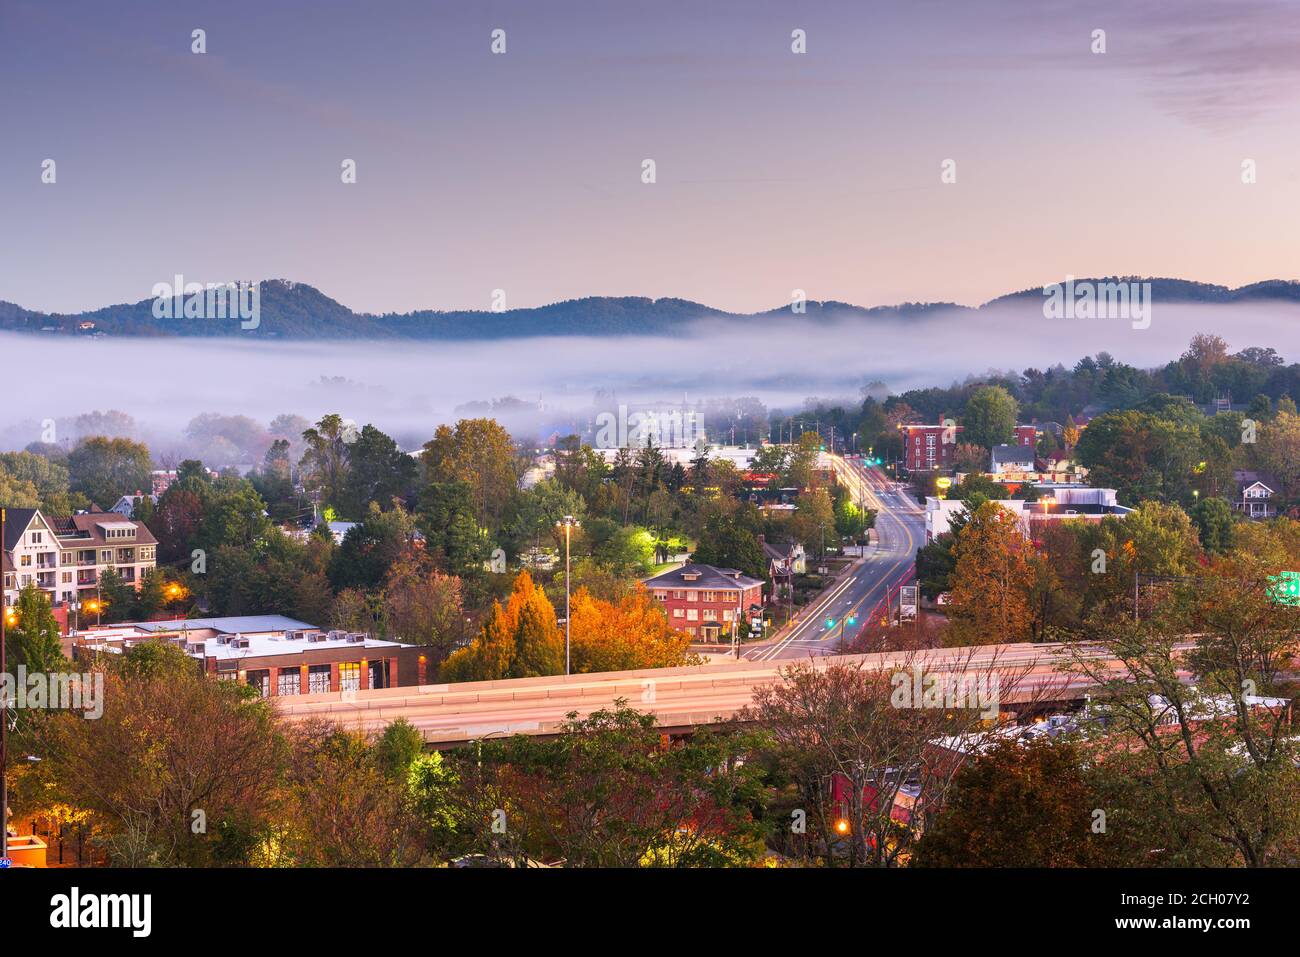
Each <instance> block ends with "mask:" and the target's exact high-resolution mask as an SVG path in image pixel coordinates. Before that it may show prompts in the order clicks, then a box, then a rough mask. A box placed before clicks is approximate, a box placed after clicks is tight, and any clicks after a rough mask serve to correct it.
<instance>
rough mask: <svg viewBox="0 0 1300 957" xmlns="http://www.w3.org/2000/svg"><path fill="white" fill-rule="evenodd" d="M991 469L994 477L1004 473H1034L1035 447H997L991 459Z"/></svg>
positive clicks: (994, 448)
mask: <svg viewBox="0 0 1300 957" xmlns="http://www.w3.org/2000/svg"><path fill="white" fill-rule="evenodd" d="M990 463H991V464H990V467H989V471H991V472H992V473H993V474H994V475H1001V474H1002V473H1003V472H1032V471H1034V447H1033V446H1032V445H995V446H993V452H992V455H991V457H990Z"/></svg>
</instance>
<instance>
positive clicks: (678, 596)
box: [644, 563, 763, 641]
mask: <svg viewBox="0 0 1300 957" xmlns="http://www.w3.org/2000/svg"><path fill="white" fill-rule="evenodd" d="M644 584H645V587H646V588H648V589H649V590H650V594H652V595H653V596H654V597H655V598H656V599H657V600H658V601H659V603H660V604H661V605H663V606H664V612H665V613H666V614H667V615H668V623H669V624H670V625H672V627H674V628H677V629H680V630H681V631H684V632H686V633H687V634H689V635H691V637H693V638H700V639H703V640H705V641H718V640H720V639H721V638H722V637H724V636H729V635H730V634H731V633H732V630H733V629H734V628H739V627H741V623H742V621H743V620H744V619H745V618H746V617H748V616H749V615H750V613H751V612H754V611H757V610H759V609H761V608H762V606H763V583H762V582H761V581H759V580H758V579H757V578H750V577H749V576H748V575H746V574H744V573H743V572H740V571H737V570H736V569H734V568H715V567H714V566H712V565H697V564H694V563H691V564H688V565H683V566H682V567H681V568H675V569H673V570H672V571H667V572H664V573H663V574H661V575H656V576H654V577H653V578H648V579H646V580H645V582H644Z"/></svg>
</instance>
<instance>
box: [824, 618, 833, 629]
mask: <svg viewBox="0 0 1300 957" xmlns="http://www.w3.org/2000/svg"><path fill="white" fill-rule="evenodd" d="M826 627H827V628H834V627H835V619H834V618H827V619H826Z"/></svg>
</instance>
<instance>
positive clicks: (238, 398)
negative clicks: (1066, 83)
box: [0, 301, 1300, 451]
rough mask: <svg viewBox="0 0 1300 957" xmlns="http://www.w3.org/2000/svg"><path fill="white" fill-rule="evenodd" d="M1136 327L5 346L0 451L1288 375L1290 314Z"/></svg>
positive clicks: (1033, 325)
mask: <svg viewBox="0 0 1300 957" xmlns="http://www.w3.org/2000/svg"><path fill="white" fill-rule="evenodd" d="M1151 318H1152V321H1151V324H1150V327H1149V328H1146V329H1136V328H1133V323H1132V322H1131V321H1130V320H1127V319H1047V318H1044V316H1043V313H1042V309H1041V304H1040V303H1038V302H1036V301H1030V302H1023V303H1012V304H1006V305H1001V306H998V307H993V308H987V309H984V310H981V311H978V312H976V311H969V310H951V311H943V312H936V313H933V314H930V315H928V316H926V317H925V318H923V319H912V320H890V319H875V320H861V319H856V320H853V321H842V322H836V323H828V322H826V321H824V320H822V321H819V322H817V323H816V324H814V323H812V322H810V321H808V320H806V319H803V318H800V317H795V316H791V317H790V318H788V319H773V318H764V319H755V320H752V321H728V322H709V321H704V322H700V323H698V324H696V325H695V326H694V327H692V328H691V329H690V331H689V333H687V334H683V335H680V336H675V337H671V338H665V337H623V338H603V337H602V338H594V337H593V338H575V337H548V338H533V339H514V340H494V341H482V342H455V343H440V342H419V341H408V340H402V341H383V342H337V341H329V342H325V341H322V342H291V341H267V340H260V341H254V340H251V339H249V340H240V339H238V338H232V339H142V338H135V339H126V338H118V339H114V338H103V339H85V338H71V337H64V336H54V335H50V336H48V337H42V336H23V335H16V334H4V335H0V359H2V362H0V378H2V379H3V381H4V387H3V391H2V392H0V395H3V397H4V398H3V405H2V406H0V446H2V447H4V448H8V449H12V448H22V447H23V446H25V445H27V444H28V443H29V442H32V441H36V440H38V439H40V438H41V423H42V421H43V420H50V419H52V420H55V421H58V422H63V421H65V420H68V419H70V418H71V417H75V416H77V415H79V414H82V413H86V412H91V411H94V410H101V411H107V410H109V409H115V410H121V411H122V412H125V413H127V414H129V415H130V416H132V417H133V418H134V419H135V421H136V423H137V425H138V426H139V430H138V431H139V437H141V438H144V439H145V440H146V441H150V444H151V447H153V448H155V451H157V450H159V448H160V447H162V448H163V449H165V448H166V447H167V446H168V445H170V444H171V443H172V442H173V440H179V438H180V436H181V435H182V434H183V432H184V430H185V427H186V424H187V423H188V422H189V421H190V420H191V419H192V418H194V417H195V416H196V415H199V414H200V413H204V412H216V413H221V414H223V415H234V414H244V415H248V416H250V417H252V418H254V419H256V420H257V421H258V422H259V423H261V424H262V425H266V424H267V423H268V422H269V421H270V420H271V419H272V418H273V417H275V416H276V415H278V414H280V413H294V414H297V415H301V416H305V417H306V418H308V419H311V420H313V421H314V420H316V419H317V418H319V417H320V416H321V415H322V414H324V413H327V412H332V411H337V412H341V413H342V414H344V415H345V416H347V417H350V418H352V419H354V420H355V421H357V422H358V423H364V422H373V423H375V424H376V425H377V426H379V427H380V428H382V429H384V430H385V431H387V432H389V433H390V434H392V435H394V436H395V437H396V438H398V439H399V441H401V442H402V443H403V444H404V445H406V446H408V447H413V446H415V445H418V444H419V443H420V442H423V441H424V440H425V439H427V438H428V437H429V436H430V435H431V434H432V432H433V429H434V427H435V426H436V425H437V424H439V423H441V422H449V421H454V420H455V419H456V418H459V417H461V416H463V415H465V414H483V413H482V412H481V411H478V410H474V409H469V410H466V409H461V411H460V412H458V411H457V407H458V406H465V405H466V404H467V403H473V402H483V401H490V400H492V399H494V398H499V397H503V396H514V397H516V398H518V399H520V400H524V401H525V402H528V403H532V404H536V403H537V402H539V401H540V402H541V404H542V410H543V411H542V412H541V414H540V415H538V416H536V418H535V419H533V420H532V421H523V420H518V419H517V420H516V421H515V423H514V424H513V426H512V427H513V428H514V430H515V432H516V435H517V436H518V437H520V438H534V437H536V436H537V435H545V434H549V433H550V432H552V431H555V430H557V429H559V430H561V431H563V428H564V427H565V426H566V425H567V424H570V423H572V422H574V421H584V420H585V419H586V417H587V415H588V413H589V410H590V409H591V407H592V402H593V396H594V395H595V394H596V393H597V392H603V393H606V394H612V395H613V396H615V397H616V398H615V399H614V400H611V399H610V398H608V396H607V395H602V397H601V398H600V399H599V404H598V408H601V407H606V406H611V405H613V404H614V403H616V402H641V401H663V402H665V403H667V402H677V401H680V400H681V399H682V397H683V395H687V396H689V397H690V398H691V399H700V398H704V397H707V396H757V397H758V398H759V399H761V400H762V401H763V402H764V403H765V404H766V405H767V406H768V407H769V409H771V408H780V409H783V410H785V411H786V412H792V411H796V410H797V409H799V408H800V407H801V406H802V404H803V401H804V399H806V398H808V397H810V396H818V397H824V398H835V397H845V398H847V399H852V400H853V401H857V398H858V396H859V392H860V389H861V387H862V386H863V385H864V384H865V383H867V382H868V381H871V380H882V381H883V382H885V383H886V384H887V385H888V386H889V387H890V388H891V389H892V390H893V391H895V392H901V391H904V390H906V389H909V388H914V387H924V386H934V385H940V386H942V385H949V384H951V383H952V382H954V381H959V380H962V379H965V378H966V377H967V376H969V375H971V374H980V373H983V372H986V371H988V370H990V369H998V370H1013V371H1017V372H1018V371H1022V370H1024V369H1026V368H1028V367H1031V366H1032V367H1038V368H1042V369H1045V368H1047V367H1050V366H1052V365H1055V364H1057V363H1063V364H1065V365H1066V366H1072V365H1073V364H1074V363H1075V362H1076V361H1077V360H1078V359H1079V358H1081V357H1082V356H1084V355H1093V354H1096V353H1097V352H1099V351H1103V350H1104V351H1107V352H1109V353H1111V354H1112V355H1113V356H1115V357H1116V358H1117V359H1119V360H1121V361H1124V362H1128V363H1130V364H1133V365H1136V366H1139V367H1143V368H1147V367H1154V366H1161V365H1163V364H1164V363H1166V362H1168V361H1169V360H1171V359H1175V358H1177V357H1178V356H1179V355H1180V354H1181V353H1182V351H1183V350H1184V349H1185V347H1186V345H1187V342H1188V340H1189V339H1190V338H1191V336H1192V335H1193V334H1194V333H1197V332H1213V333H1218V334H1219V335H1221V336H1223V337H1224V338H1225V339H1226V340H1227V341H1228V343H1229V345H1230V346H1231V348H1232V350H1233V351H1236V350H1238V349H1241V348H1244V347H1246V346H1272V347H1273V348H1275V349H1277V351H1278V352H1279V353H1280V354H1281V355H1283V356H1284V357H1285V358H1286V359H1287V361H1288V362H1292V361H1297V360H1300V307H1298V306H1293V305H1290V304H1281V303H1273V304H1267V305H1259V304H1256V305H1247V306H1239V305H1181V304H1180V305H1166V306H1162V305H1161V304H1160V303H1159V302H1157V303H1155V305H1154V307H1153V312H1152V317H1151ZM610 411H614V409H613V408H611V409H610ZM528 418H532V417H531V416H529V417H528ZM706 427H707V423H706ZM530 430H531V434H529V432H530ZM59 438H60V439H62V440H65V441H66V439H67V438H68V436H66V435H60V436H59Z"/></svg>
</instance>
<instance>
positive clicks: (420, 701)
mask: <svg viewBox="0 0 1300 957" xmlns="http://www.w3.org/2000/svg"><path fill="white" fill-rule="evenodd" d="M1066 650H1067V649H1066V646H1063V645H1052V644H1040V645H1031V644H1019V645H982V646H978V647H974V648H933V649H926V650H923V651H919V652H906V651H890V652H874V653H872V654H865V655H846V656H844V657H843V658H837V657H835V658H833V657H830V656H826V655H822V656H818V657H814V658H812V659H811V662H810V664H811V666H812V667H814V668H824V667H829V666H830V665H832V664H836V663H839V662H841V661H842V662H844V663H845V664H849V665H860V666H861V667H863V668H866V669H869V670H873V671H892V670H895V669H905V670H910V669H912V668H921V669H923V670H924V671H925V672H927V673H929V672H939V673H942V672H948V673H957V674H962V673H964V674H966V675H968V676H972V677H978V676H979V675H981V674H982V675H986V676H991V675H992V674H993V673H994V672H996V673H997V674H998V676H999V681H1000V686H999V702H1000V705H1005V706H1007V707H1008V708H1009V709H1014V708H1015V707H1016V706H1017V704H1018V703H1019V704H1024V703H1037V702H1042V701H1045V700H1050V701H1056V702H1062V701H1067V700H1079V699H1082V698H1083V697H1084V695H1085V694H1086V693H1087V691H1088V690H1089V684H1088V682H1087V681H1086V680H1083V679H1082V678H1080V677H1078V676H1065V675H1063V674H1061V673H1060V671H1059V670H1058V666H1059V664H1060V663H1061V661H1062V657H1061V656H1062V654H1063V653H1065V652H1066ZM790 664H791V663H790V662H782V661H769V662H754V661H732V662H721V663H714V664H708V665H687V666H683V667H679V668H648V669H641V670H638V671H610V672H601V673H598V674H579V675H568V676H565V675H555V676H548V677H539V678H506V679H501V680H499V681H475V682H466V683H462V684H446V685H421V686H418V687H406V688H382V689H375V690H370V691H354V692H339V691H333V692H329V693H325V694H314V695H292V696H284V697H277V698H273V699H271V700H272V701H273V703H274V707H275V709H276V711H277V712H278V713H280V714H281V715H283V716H285V717H286V718H289V719H291V720H297V721H303V720H310V719H313V718H320V719H326V720H329V721H334V722H338V723H340V724H343V725H345V726H347V727H350V728H355V729H357V730H361V731H366V732H378V731H382V730H383V729H384V728H385V727H387V725H388V724H389V723H390V722H392V721H396V720H397V719H398V718H405V719H406V720H408V721H410V722H411V723H412V724H413V725H415V727H416V728H417V729H418V730H419V731H420V733H421V734H422V735H423V737H424V739H425V741H427V742H429V743H431V744H434V745H436V746H452V745H456V744H463V743H465V742H467V741H474V740H481V739H483V738H486V737H489V736H501V735H510V734H529V735H543V736H547V735H554V734H558V733H560V732H561V731H562V729H563V726H564V722H565V720H566V715H568V714H569V713H571V712H577V713H578V714H580V715H587V714H591V713H592V712H593V711H596V710H598V709H601V708H612V707H613V706H614V704H615V702H616V701H619V700H623V701H625V702H627V704H628V705H629V706H631V707H633V708H636V709H637V710H638V711H643V712H648V713H651V714H653V715H654V716H655V721H656V722H657V723H658V725H659V727H660V728H661V729H662V730H664V731H665V732H672V733H680V732H686V731H689V730H691V729H693V728H698V727H702V726H708V725H716V724H719V723H721V722H725V721H727V720H728V719H730V718H732V717H734V716H735V715H736V713H737V712H738V711H740V710H741V709H742V708H744V707H745V706H747V705H749V704H750V703H751V702H752V701H753V696H754V692H755V690H757V689H758V688H760V687H763V686H765V685H770V684H772V683H773V682H775V681H778V680H780V677H781V672H782V669H783V668H787V667H789V666H790ZM1109 667H1111V668H1118V667H1120V663H1119V662H1115V661H1113V660H1112V661H1111V662H1110V664H1109Z"/></svg>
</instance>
